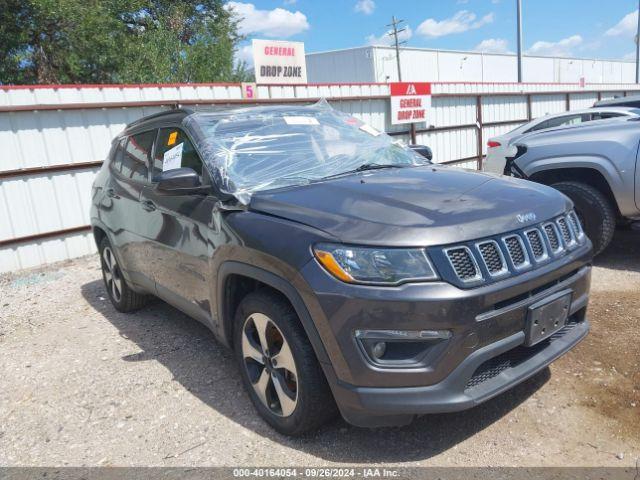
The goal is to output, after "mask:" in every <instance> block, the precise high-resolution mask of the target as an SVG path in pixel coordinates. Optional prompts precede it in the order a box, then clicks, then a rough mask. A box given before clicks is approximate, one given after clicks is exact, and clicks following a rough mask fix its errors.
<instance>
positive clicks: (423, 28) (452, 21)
mask: <svg viewBox="0 0 640 480" xmlns="http://www.w3.org/2000/svg"><path fill="white" fill-rule="evenodd" d="M477 18H478V17H477V15H476V14H475V13H473V12H469V11H468V10H460V11H459V12H457V13H456V14H455V15H454V16H453V17H451V18H445V19H444V20H440V21H438V20H435V19H433V18H428V19H426V20H425V21H424V22H422V23H421V24H420V25H419V26H418V30H417V32H418V34H419V35H424V36H425V37H432V38H436V37H443V36H445V35H451V34H453V33H462V32H466V31H467V30H473V29H476V28H480V27H482V26H483V25H486V24H488V23H491V22H493V13H489V14H487V15H485V16H484V17H482V18H481V19H479V20H478V19H477Z"/></svg>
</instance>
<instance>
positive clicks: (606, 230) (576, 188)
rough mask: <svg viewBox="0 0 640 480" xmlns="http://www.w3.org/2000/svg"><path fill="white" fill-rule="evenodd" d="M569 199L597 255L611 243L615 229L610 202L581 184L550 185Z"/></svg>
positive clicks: (612, 208) (613, 213) (569, 182)
mask: <svg viewBox="0 0 640 480" xmlns="http://www.w3.org/2000/svg"><path fill="white" fill-rule="evenodd" d="M551 186H552V187H553V188H555V189H556V190H560V191H561V192H562V193H564V194H565V195H566V196H567V197H569V198H570V199H571V200H572V201H573V203H574V205H575V209H576V213H577V214H578V217H579V218H580V222H581V223H582V226H583V228H584V231H585V233H586V234H587V236H588V237H589V239H591V241H592V242H593V253H594V255H598V254H599V253H601V252H602V251H603V250H604V249H605V248H607V245H609V243H611V240H612V239H613V234H614V232H615V228H616V211H615V208H614V206H613V205H612V204H611V201H610V200H609V199H608V198H607V197H606V196H605V195H603V194H602V192H600V191H599V190H598V189H597V188H595V187H592V186H591V185H589V184H586V183H582V182H571V181H567V182H558V183H554V184H553V185H551Z"/></svg>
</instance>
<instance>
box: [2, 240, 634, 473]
mask: <svg viewBox="0 0 640 480" xmlns="http://www.w3.org/2000/svg"><path fill="white" fill-rule="evenodd" d="M639 292H640V233H634V232H629V231H620V232H618V233H617V235H616V239H615V241H614V244H613V245H612V246H611V247H610V248H609V250H608V252H606V253H605V254H604V255H602V256H601V257H600V258H599V259H598V261H597V262H596V268H595V269H594V274H593V295H592V300H591V306H590V319H591V322H592V332H591V334H590V335H589V336H588V338H587V339H586V340H585V341H584V342H583V343H582V344H581V345H580V346H579V347H578V348H576V349H575V350H574V351H573V352H571V353H570V354H568V355H566V356H565V357H563V358H562V359H561V360H559V361H558V362H556V363H555V364H554V365H552V367H551V368H550V369H547V370H545V371H543V372H542V373H541V374H539V375H537V376H536V377H534V378H532V379H531V380H529V381H528V382H526V383H524V384H522V385H520V386H519V387H517V388H516V389H514V390H513V391H511V392H509V393H507V394H504V395H502V396H500V397H498V398H496V399H494V400H492V401H490V402H487V403H486V404H484V405H482V406H480V407H478V408H475V409H473V410H471V411H467V412H463V413H456V414H447V415H437V416H429V417H423V418H421V419H420V420H418V421H417V422H415V423H414V424H413V425H411V426H410V427H405V428H399V429H381V430H366V429H358V428H354V427H350V426H348V425H347V424H345V423H344V422H343V421H341V420H337V421H336V422H334V423H333V424H331V425H328V426H327V427H325V428H324V429H322V430H321V431H319V432H318V433H317V434H315V435H314V436H312V437H310V438H305V439H293V440H292V439H288V438H285V437H283V436H280V435H278V434H276V433H274V432H273V431H272V430H271V429H270V428H269V427H268V426H266V424H264V423H263V422H262V421H261V420H260V419H259V418H258V417H257V415H256V414H255V413H254V411H253V409H252V406H251V404H250V402H249V400H248V398H247V396H246V395H245V394H244V392H243V390H242V388H241V384H240V382H239V380H238V375H237V371H236V367H235V364H234V362H233V361H232V358H231V355H230V353H229V352H228V351H226V350H225V349H223V348H222V347H220V346H219V345H218V344H216V343H215V342H214V340H213V337H212V335H211V333H210V332H209V331H208V330H207V329H206V328H205V327H203V326H202V325H200V324H198V323H197V322H196V321H193V320H190V319H189V318H187V317H186V316H185V315H183V314H181V313H179V312H177V311H176V310H174V309H173V308H171V307H169V306H167V305H166V304H164V303H162V302H159V301H158V302H155V303H154V304H153V305H151V306H149V307H147V308H145V309H144V310H142V311H140V312H138V313H136V314H133V315H124V314H120V313H117V312H116V311H115V310H114V309H113V308H112V306H111V304H110V303H109V301H108V300H107V299H106V295H105V293H104V290H103V286H102V281H101V276H100V271H99V265H98V260H97V257H90V258H83V259H79V260H76V261H71V262H65V263H62V264H57V265H53V266H50V267H48V268H45V269H40V270H34V271H28V272H21V273H18V274H14V275H10V276H5V277H0V318H1V320H0V378H1V383H0V465H3V466H7V465H39V466H63V465H77V466H79V465H87V466H91V465H139V466H143V465H156V466H173V465H189V466H191V465H193V466H196V465H198V466H205V465H207V466H214V465H215V466H234V465H262V466H267V465H272V466H286V465H296V466H304V465H327V464H333V463H346V464H350V465H367V466H368V465H372V464H394V465H404V466H413V465H438V466H450V465H461V466H487V465H489V466H501V465H502V466H518V465H528V466H532V465H560V466H597V465H600V466H605V465H611V466H629V467H630V466H633V465H635V463H636V461H637V459H638V457H640V342H639V341H638V338H639V336H638V331H639V330H640V295H639Z"/></svg>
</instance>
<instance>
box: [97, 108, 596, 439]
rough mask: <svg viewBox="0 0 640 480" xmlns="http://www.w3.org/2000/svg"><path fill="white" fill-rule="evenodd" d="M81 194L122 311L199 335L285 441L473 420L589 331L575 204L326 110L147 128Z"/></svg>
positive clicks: (178, 120)
mask: <svg viewBox="0 0 640 480" xmlns="http://www.w3.org/2000/svg"><path fill="white" fill-rule="evenodd" d="M416 150H420V149H416ZM421 150H422V152H423V154H424V152H425V150H427V149H425V148H424V147H422V149H421ZM92 195H93V201H92V209H91V222H92V225H93V232H94V235H95V239H96V242H97V245H98V248H99V252H100V259H101V262H102V272H103V277H104V282H105V286H106V290H107V292H108V295H109V298H110V299H111V302H112V303H113V305H114V307H115V308H116V309H117V310H119V311H121V312H127V311H133V310H135V309H138V308H141V307H142V306H143V305H144V304H145V302H146V301H147V299H148V298H149V297H151V296H156V297H159V298H161V299H163V300H164V301H166V302H167V303H169V304H171V305H173V306H175V307H176V308H178V309H180V310H181V311H183V312H185V313H186V314H188V315H190V316H191V317H193V318H195V319H197V320H199V321H200V322H202V323H204V324H205V325H206V326H207V327H209V328H210V329H211V330H212V331H213V333H214V335H215V337H216V338H217V339H218V340H219V341H220V342H221V343H222V344H225V345H227V346H229V347H231V348H232V349H233V351H234V356H235V358H236V359H237V363H238V366H239V369H238V372H239V374H240V375H241V377H242V382H243V384H244V386H245V388H246V391H247V393H248V395H249V397H250V398H251V401H252V402H253V404H254V405H255V408H256V410H257V411H258V413H259V414H260V415H261V416H262V417H263V418H264V419H265V420H266V421H267V422H268V423H269V424H271V425H272V426H273V427H274V428H275V429H276V430H278V431H280V432H282V433H285V434H289V435H298V434H302V433H304V432H307V431H309V430H311V429H314V428H316V427H318V426H319V425H321V424H323V423H324V422H326V421H327V420H328V419H330V418H331V417H333V416H334V415H336V414H337V413H338V412H340V414H342V416H343V417H344V418H345V419H346V420H347V421H348V422H350V423H352V424H354V425H359V426H367V427H374V426H385V425H402V424H407V423H409V422H411V421H412V419H414V418H415V417H416V416H419V415H423V414H430V413H439V412H451V411H457V410H463V409H467V408H471V407H473V406H475V405H478V404H479V403H481V402H484V401H486V400H488V399H490V398H492V397H495V396H496V395H498V394H500V393H501V392H504V391H505V390H507V389H509V388H511V387H513V386H514V385H516V384H518V383H519V382H522V381H523V380H525V379H527V378H528V377H531V376H532V375H534V374H535V373H536V372H538V371H540V370H541V369H543V368H545V367H546V366H547V365H548V364H549V363H551V362H552V361H553V360H555V359H556V358H558V357H559V356H560V355H562V354H564V353H565V352H567V351H568V350H569V349H571V348H572V347H573V346H575V345H576V344H577V343H578V342H579V341H580V340H581V339H582V338H584V336H585V335H586V334H587V331H588V329H589V325H588V322H587V319H586V315H585V313H586V308H587V300H588V294H589V285H590V274H591V267H590V262H591V250H592V246H591V242H590V241H589V239H588V238H587V237H586V235H585V233H584V231H583V229H582V227H581V225H580V221H579V219H578V217H577V216H576V215H575V213H574V211H573V206H572V204H571V201H570V200H569V199H568V198H567V197H565V196H564V195H563V194H561V193H560V192H558V191H556V190H554V189H552V188H550V187H547V186H544V185H539V184H535V183H531V182H527V181H524V180H519V179H513V178H507V177H501V176H496V175H491V174H485V173H478V172H471V171H466V170H463V169H458V168H452V167H445V166H438V165H435V164H433V163H431V162H430V161H429V160H428V159H427V158H425V157H424V156H423V155H421V154H419V153H417V152H416V151H415V150H412V149H411V148H409V147H405V146H402V145H400V144H398V143H397V142H394V141H393V140H392V138H391V137H389V136H387V135H386V134H384V133H382V132H379V131H377V130H376V129H374V128H372V127H370V126H369V125H367V124H365V123H363V122H362V121H360V120H359V119H356V118H354V117H352V116H349V115H346V114H344V113H341V112H338V111H336V110H334V109H332V108H331V107H330V106H329V105H328V104H327V103H326V102H319V103H318V104H315V105H310V106H291V105H289V106H266V107H250V108H240V109H227V110H214V111H190V110H185V109H175V110H171V111H166V112H162V113H158V114H155V115H152V116H148V117H145V118H142V119H141V120H138V121H136V122H134V123H132V124H130V125H128V126H127V127H126V129H125V130H124V131H123V132H122V133H121V134H120V135H118V137H117V138H116V139H115V140H114V141H113V145H112V149H111V151H110V153H109V157H108V159H107V161H105V163H104V164H103V166H102V168H101V170H100V172H99V174H98V176H97V178H96V180H95V183H94V185H93V190H92ZM233 371H234V372H235V370H233Z"/></svg>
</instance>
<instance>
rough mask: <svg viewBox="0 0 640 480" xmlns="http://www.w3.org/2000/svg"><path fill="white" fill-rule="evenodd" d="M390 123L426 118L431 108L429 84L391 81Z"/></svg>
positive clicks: (398, 123) (417, 120)
mask: <svg viewBox="0 0 640 480" xmlns="http://www.w3.org/2000/svg"><path fill="white" fill-rule="evenodd" d="M390 87H391V123H392V124H393V125H400V124H403V123H418V122H425V121H426V120H427V113H428V110H429V109H430V108H431V84H430V83H424V82H419V83H412V82H396V83H391V84H390Z"/></svg>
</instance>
